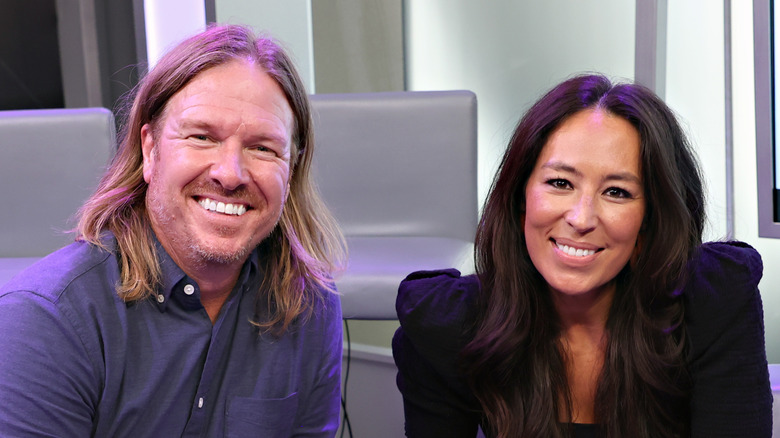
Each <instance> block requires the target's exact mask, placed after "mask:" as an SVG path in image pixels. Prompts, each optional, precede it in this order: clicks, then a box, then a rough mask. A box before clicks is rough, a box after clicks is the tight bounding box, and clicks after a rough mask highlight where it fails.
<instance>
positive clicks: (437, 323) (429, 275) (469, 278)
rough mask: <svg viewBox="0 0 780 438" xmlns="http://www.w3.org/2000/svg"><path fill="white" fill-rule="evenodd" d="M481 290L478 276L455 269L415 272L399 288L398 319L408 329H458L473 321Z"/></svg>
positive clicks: (397, 300) (397, 301)
mask: <svg viewBox="0 0 780 438" xmlns="http://www.w3.org/2000/svg"><path fill="white" fill-rule="evenodd" d="M478 290H479V280H478V279H477V276H476V275H466V276H463V275H461V273H460V272H459V271H458V270H456V269H444V270H437V271H418V272H414V273H412V274H409V276H407V277H406V278H405V279H404V280H403V281H402V282H401V285H400V286H399V287H398V297H397V299H396V305H395V307H396V311H397V312H398V319H399V321H400V322H401V325H402V326H404V327H405V328H407V327H406V326H409V327H408V328H414V327H416V326H418V325H424V326H426V327H424V328H426V329H435V327H440V328H442V329H447V328H449V329H456V328H458V327H461V326H462V325H463V324H464V323H465V322H466V321H467V320H468V319H470V317H472V315H473V309H474V302H475V299H476V296H477V292H478Z"/></svg>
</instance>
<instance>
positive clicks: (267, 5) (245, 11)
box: [215, 0, 315, 93]
mask: <svg viewBox="0 0 780 438" xmlns="http://www.w3.org/2000/svg"><path fill="white" fill-rule="evenodd" d="M215 3H216V21H217V22H218V23H223V24H228V23H230V24H244V25H248V26H251V27H252V28H253V29H255V30H256V31H258V32H261V31H263V32H267V33H268V34H270V35H271V36H272V37H274V38H275V39H277V40H278V41H279V42H280V43H281V44H282V46H284V47H285V48H286V49H287V51H288V53H290V54H291V56H292V57H293V59H294V61H295V65H296V66H297V67H298V72H299V73H300V75H301V78H302V79H303V82H304V84H306V89H307V90H308V91H309V93H314V91H315V90H314V50H313V48H312V27H311V3H310V0H284V1H279V0H251V1H249V0H216V2H215Z"/></svg>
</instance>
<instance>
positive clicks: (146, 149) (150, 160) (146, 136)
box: [141, 123, 155, 184]
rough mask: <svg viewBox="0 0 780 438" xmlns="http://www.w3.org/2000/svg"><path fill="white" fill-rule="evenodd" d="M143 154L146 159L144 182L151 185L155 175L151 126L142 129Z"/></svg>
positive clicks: (147, 125)
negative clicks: (150, 181) (150, 182)
mask: <svg viewBox="0 0 780 438" xmlns="http://www.w3.org/2000/svg"><path fill="white" fill-rule="evenodd" d="M141 153H142V154H143V158H144V163H143V166H144V181H146V183H147V184H149V180H151V179H152V175H153V173H154V162H155V159H154V158H155V157H154V155H155V153H154V133H153V129H152V126H151V125H150V124H148V123H147V124H145V125H144V126H142V127H141Z"/></svg>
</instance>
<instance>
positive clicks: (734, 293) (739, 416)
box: [393, 242, 772, 438]
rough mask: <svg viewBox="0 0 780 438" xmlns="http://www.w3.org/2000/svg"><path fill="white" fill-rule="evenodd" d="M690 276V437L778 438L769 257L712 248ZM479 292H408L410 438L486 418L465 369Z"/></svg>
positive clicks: (435, 286) (402, 316) (736, 246)
mask: <svg viewBox="0 0 780 438" xmlns="http://www.w3.org/2000/svg"><path fill="white" fill-rule="evenodd" d="M689 266H690V281H689V282H688V284H687V286H686V287H685V288H684V289H683V291H682V296H683V299H684V304H685V324H686V332H687V335H688V338H689V339H688V342H689V343H688V345H689V353H688V367H689V372H690V375H691V379H692V385H693V386H692V390H691V399H690V410H691V419H690V424H691V435H692V436H694V437H721V436H723V437H725V436H729V437H750V438H759V437H771V435H772V393H771V389H770V386H769V372H768V367H767V360H766V350H765V346H764V322H763V310H762V304H761V296H760V294H759V291H758V282H759V280H760V279H761V275H762V269H763V266H762V262H761V256H760V255H759V254H758V252H756V251H755V250H754V249H753V248H751V247H750V246H748V245H747V244H744V243H741V242H728V243H707V244H704V245H702V247H701V251H699V252H698V254H697V256H696V258H695V259H694V260H692V261H691V263H690V265H689ZM478 290H479V282H478V279H477V277H476V276H474V275H469V276H461V275H460V273H459V272H458V271H457V270H454V269H449V270H441V271H420V272H415V273H413V274H411V275H409V276H408V277H407V278H406V279H405V280H404V281H403V282H402V283H401V286H400V288H399V292H398V299H397V302H396V309H397V311H398V318H399V320H400V322H401V328H399V329H398V331H397V332H396V334H395V337H394V338H393V355H394V357H395V362H396V365H397V366H398V370H399V372H398V388H399V389H400V390H401V393H402V395H403V399H404V413H405V417H406V435H407V436H408V437H426V438H428V437H450V438H458V437H464V438H466V437H468V438H473V437H475V436H476V433H477V427H478V426H479V424H480V421H481V420H482V418H483V416H482V410H481V407H480V405H479V402H478V401H477V400H476V398H475V397H474V395H473V394H472V393H471V391H470V389H469V387H468V384H467V383H466V381H465V379H464V377H463V376H462V375H461V374H460V373H459V372H458V368H457V365H456V363H457V358H458V354H459V352H460V351H461V349H462V348H463V347H464V346H465V344H466V343H467V342H468V340H469V339H468V337H467V335H466V334H465V333H466V331H467V330H466V327H469V326H471V324H472V323H473V320H474V317H475V316H474V315H475V314H474V302H475V298H476V295H477V293H478ZM574 434H575V436H576V437H578V438H580V437H582V438H585V437H598V436H600V434H599V431H598V428H597V427H596V426H593V425H575V427H574Z"/></svg>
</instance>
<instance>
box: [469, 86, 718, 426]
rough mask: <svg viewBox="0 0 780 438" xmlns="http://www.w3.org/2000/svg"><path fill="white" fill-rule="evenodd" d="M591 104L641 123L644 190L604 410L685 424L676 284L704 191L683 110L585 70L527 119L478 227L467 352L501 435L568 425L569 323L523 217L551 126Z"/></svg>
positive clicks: (598, 409) (623, 279) (699, 223)
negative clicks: (534, 257) (533, 254)
mask: <svg viewBox="0 0 780 438" xmlns="http://www.w3.org/2000/svg"><path fill="white" fill-rule="evenodd" d="M588 108H599V109H601V110H603V111H606V112H608V113H610V114H612V115H615V116H618V117H621V118H623V119H625V120H627V121H628V122H629V123H631V125H633V126H634V127H635V128H636V129H637V131H638V132H639V137H640V157H641V158H640V160H641V172H642V180H643V183H644V190H645V193H644V196H645V199H646V213H645V218H644V222H643V225H642V230H641V232H640V233H641V242H642V244H641V245H638V254H636V255H635V256H634V257H633V258H632V261H631V263H629V264H628V265H627V266H626V267H625V268H624V269H623V270H622V271H621V273H620V274H619V275H618V278H617V279H616V283H617V289H616V292H615V296H614V299H613V303H612V307H611V309H610V312H609V316H608V319H607V324H606V331H607V336H608V340H607V347H606V356H605V358H604V365H603V368H602V372H601V376H600V378H599V381H598V389H597V393H596V404H595V415H596V421H597V422H598V423H600V424H601V425H602V428H603V430H604V432H605V433H606V436H608V437H628V436H630V437H667V436H681V435H685V433H686V430H687V423H688V419H689V415H688V412H687V397H688V389H689V382H688V375H687V373H686V370H685V356H684V355H685V350H686V346H685V333H684V330H685V327H684V324H683V312H684V309H683V305H682V300H681V298H680V297H679V296H678V295H679V294H678V292H677V291H679V290H680V288H681V286H682V284H683V283H684V281H685V272H686V263H687V262H688V260H689V259H690V258H691V257H692V256H693V253H694V252H695V251H696V250H697V248H698V246H699V245H700V243H701V234H702V230H703V226H704V193H703V188H702V182H701V175H700V171H699V168H698V165H697V163H696V159H695V157H694V154H693V152H692V151H691V148H690V146H689V145H688V143H687V140H686V138H685V135H684V133H683V131H682V129H681V128H680V126H679V124H678V123H677V120H676V119H675V116H674V114H673V113H672V111H671V110H670V109H669V108H668V107H667V106H666V105H665V104H664V103H663V102H662V101H661V100H660V99H659V98H658V97H657V96H655V94H654V93H653V92H652V91H650V90H648V89H646V88H643V87H641V86H639V85H633V84H619V85H613V84H612V83H610V81H609V80H608V79H607V78H605V77H603V76H599V75H588V76H579V77H575V78H572V79H569V80H567V81H565V82H563V83H561V84H560V85H558V86H556V87H555V88H553V89H552V90H551V91H549V92H548V93H547V94H546V95H545V96H544V97H542V98H541V99H540V100H539V101H538V102H537V103H536V104H534V105H533V107H532V108H531V109H530V110H529V111H528V112H527V113H526V115H525V116H524V117H523V118H522V120H520V122H519V124H518V126H517V128H516V129H515V132H514V135H513V136H512V139H511V141H510V143H509V147H508V148H507V151H506V153H505V155H504V157H503V160H502V162H501V165H500V168H499V171H498V173H497V175H496V177H495V179H494V181H493V184H492V187H491V190H490V194H489V196H488V199H487V201H486V204H485V207H484V211H483V213H482V218H481V220H480V223H479V227H478V230H477V237H476V246H475V258H476V263H477V273H478V275H479V279H480V284H481V291H480V295H479V298H478V318H477V323H476V324H475V326H474V327H473V338H472V341H471V342H470V343H469V344H468V345H467V346H466V348H465V349H464V351H463V354H462V358H463V365H464V369H465V372H466V373H467V375H468V376H469V380H470V384H471V386H472V389H473V391H474V393H475V394H476V396H477V398H478V399H479V401H480V403H481V405H482V407H483V409H484V412H485V422H486V426H487V428H488V429H489V430H490V432H491V433H492V434H494V435H496V436H499V437H515V436H522V437H543V436H544V437H547V436H554V437H559V436H567V435H569V434H570V433H569V430H568V428H569V426H567V425H566V424H565V421H566V419H569V418H571V398H570V394H569V385H568V383H567V377H566V376H567V374H566V364H565V358H564V356H563V354H562V349H561V345H560V335H561V327H560V323H559V319H558V316H557V314H556V312H555V310H554V307H553V303H552V297H551V296H550V294H549V291H548V288H547V286H546V283H545V281H544V279H543V278H542V276H541V275H540V274H539V273H538V271H537V270H536V268H534V266H533V264H532V262H531V259H530V258H529V255H528V251H527V248H526V243H525V239H524V236H523V226H522V217H523V215H524V208H525V186H526V183H527V181H528V178H529V176H530V174H531V171H532V170H533V168H534V165H535V164H536V160H537V158H538V157H539V155H540V153H541V151H542V148H543V147H544V145H545V144H546V142H547V139H548V137H549V136H550V134H551V133H552V132H553V131H554V130H555V129H556V128H557V127H558V126H560V125H561V123H563V121H564V120H566V119H567V118H568V117H570V116H572V115H573V114H575V113H577V112H579V111H582V110H584V109H588ZM560 419H564V423H559V420H560Z"/></svg>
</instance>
